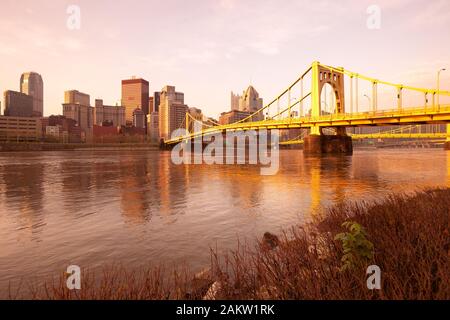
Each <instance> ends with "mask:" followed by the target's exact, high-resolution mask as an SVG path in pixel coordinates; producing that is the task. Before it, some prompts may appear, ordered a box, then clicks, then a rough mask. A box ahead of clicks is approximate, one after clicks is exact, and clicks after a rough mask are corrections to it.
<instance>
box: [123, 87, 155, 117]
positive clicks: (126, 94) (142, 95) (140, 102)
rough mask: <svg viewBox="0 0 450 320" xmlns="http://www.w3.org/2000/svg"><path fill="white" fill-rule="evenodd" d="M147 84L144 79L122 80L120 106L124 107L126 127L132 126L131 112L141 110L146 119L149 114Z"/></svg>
mask: <svg viewBox="0 0 450 320" xmlns="http://www.w3.org/2000/svg"><path fill="white" fill-rule="evenodd" d="M148 97H149V83H148V81H147V80H144V79H141V78H139V79H137V78H132V79H128V80H122V106H124V107H125V120H126V122H127V125H132V124H133V112H134V110H136V108H138V109H141V110H142V112H143V113H144V116H145V117H146V116H147V114H148V113H149V103H148Z"/></svg>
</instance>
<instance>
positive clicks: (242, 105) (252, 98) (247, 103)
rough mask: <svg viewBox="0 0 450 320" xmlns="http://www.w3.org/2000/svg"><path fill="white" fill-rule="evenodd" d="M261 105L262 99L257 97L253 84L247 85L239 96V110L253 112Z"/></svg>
mask: <svg viewBox="0 0 450 320" xmlns="http://www.w3.org/2000/svg"><path fill="white" fill-rule="evenodd" d="M262 107H263V99H262V98H260V97H259V93H258V91H256V89H255V88H253V86H249V87H248V88H247V90H245V91H244V92H243V93H242V96H240V97H239V111H245V112H255V111H257V110H259V109H261V108H262ZM232 110H233V109H232Z"/></svg>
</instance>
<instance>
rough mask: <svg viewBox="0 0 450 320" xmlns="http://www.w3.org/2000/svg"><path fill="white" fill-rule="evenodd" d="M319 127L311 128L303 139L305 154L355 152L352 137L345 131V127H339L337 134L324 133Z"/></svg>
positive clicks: (349, 153)
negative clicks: (316, 128) (309, 132)
mask: <svg viewBox="0 0 450 320" xmlns="http://www.w3.org/2000/svg"><path fill="white" fill-rule="evenodd" d="M318 129H319V130H311V134H310V135H309V136H307V137H305V138H304V139H303V152H304V153H305V154H315V155H320V154H348V155H351V154H353V144H352V138H351V137H350V136H348V135H347V134H346V133H345V128H338V129H337V130H336V135H324V134H323V133H322V129H321V128H318ZM314 131H315V132H314Z"/></svg>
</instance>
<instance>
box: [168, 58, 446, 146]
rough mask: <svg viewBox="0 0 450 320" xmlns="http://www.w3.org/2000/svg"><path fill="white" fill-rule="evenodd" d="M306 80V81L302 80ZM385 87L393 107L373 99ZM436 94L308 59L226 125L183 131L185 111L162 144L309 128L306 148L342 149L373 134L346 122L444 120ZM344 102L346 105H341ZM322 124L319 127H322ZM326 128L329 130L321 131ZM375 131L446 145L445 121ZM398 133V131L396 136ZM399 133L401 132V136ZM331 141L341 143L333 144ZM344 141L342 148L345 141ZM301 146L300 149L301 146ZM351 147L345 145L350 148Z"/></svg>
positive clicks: (443, 107)
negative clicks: (438, 127) (409, 100)
mask: <svg viewBox="0 0 450 320" xmlns="http://www.w3.org/2000/svg"><path fill="white" fill-rule="evenodd" d="M344 78H345V79H346V80H347V82H345V83H347V84H349V92H348V93H349V96H350V97H349V99H347V100H346V98H345V90H344ZM307 80H309V81H307ZM360 82H365V84H366V85H367V83H369V85H370V88H371V91H372V94H371V97H369V96H367V95H364V96H365V97H367V98H368V100H369V103H370V109H371V110H370V111H365V112H360V111H359V109H360V101H359V99H360V92H359V87H360V86H361V84H360ZM327 84H328V85H330V86H331V88H332V95H333V97H332V98H333V99H334V104H333V108H332V110H329V112H326V111H325V110H326V107H327V106H326V103H324V101H322V99H321V96H322V94H323V93H322V91H323V90H324V87H325V85H327ZM380 85H383V86H387V87H388V88H391V89H394V90H395V100H396V106H395V108H390V109H384V108H380V106H379V103H378V87H379V86H380ZM405 92H413V93H414V94H416V95H417V94H420V95H421V96H422V99H423V100H422V101H423V102H422V103H421V104H420V105H421V106H420V107H407V106H404V103H403V96H404V93H405ZM440 97H450V92H449V91H442V90H437V89H426V88H417V87H412V86H406V85H403V84H395V83H391V82H387V81H382V80H378V79H375V78H371V77H367V76H364V75H361V74H359V73H356V72H352V71H348V70H346V69H344V68H340V67H339V68H337V67H332V66H328V65H324V64H321V63H320V62H313V63H312V65H311V66H310V67H309V68H308V70H306V71H305V72H304V73H303V74H302V75H301V76H300V77H299V78H297V79H296V80H295V81H294V82H293V83H292V84H290V85H289V86H288V87H287V88H286V89H285V90H283V91H282V92H281V93H280V94H279V95H278V96H277V97H275V98H274V99H273V100H272V101H271V102H270V103H268V104H267V105H265V106H264V107H263V108H261V109H259V110H257V111H256V112H254V113H252V114H250V115H249V116H248V117H246V118H244V119H242V120H239V121H237V122H234V123H231V124H225V125H220V124H218V123H214V124H208V125H206V124H203V125H202V126H201V130H197V131H194V132H189V128H190V127H189V123H190V122H192V121H199V120H197V119H194V118H193V117H191V116H190V115H189V113H187V114H186V118H185V125H186V132H185V134H183V135H180V136H175V137H171V138H168V139H166V140H165V141H164V143H165V144H166V145H169V146H170V145H174V144H177V143H180V142H183V141H185V142H186V141H189V140H192V139H194V138H199V137H207V136H210V135H213V134H217V133H226V132H229V131H242V130H244V131H245V130H264V129H267V130H271V129H299V128H303V129H309V130H308V131H309V135H307V136H305V137H302V138H301V139H297V140H301V141H303V142H304V143H305V147H306V151H307V152H312V153H316V152H319V153H320V152H334V151H338V152H341V151H343V152H347V151H349V150H346V149H348V142H345V141H348V139H350V149H351V139H352V138H353V139H364V138H376V137H377V135H376V134H368V135H352V136H351V137H350V136H348V135H347V134H346V128H347V127H362V126H386V125H401V126H405V125H413V126H414V125H419V124H442V123H450V105H443V104H440V102H439V101H440V100H439V98H440ZM346 101H347V102H348V104H349V106H346V105H345V104H346ZM324 129H325V130H324ZM330 130H331V133H332V135H330V134H327V132H328V133H329V132H330ZM401 130H403V129H400V131H399V132H391V133H388V132H387V133H379V134H378V137H380V138H387V137H392V138H394V137H395V138H400V137H405V138H425V137H429V138H446V139H447V143H446V146H450V125H447V134H441V135H439V136H436V135H435V134H434V135H433V136H431V135H430V134H426V133H412V132H409V133H408V132H406V133H402V131H401ZM399 134H400V135H399ZM401 134H404V136H401ZM333 145H341V146H340V147H338V148H335V147H333ZM345 145H347V147H346V146H345ZM304 150H305V148H304ZM350 151H351V150H350Z"/></svg>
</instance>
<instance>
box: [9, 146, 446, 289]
mask: <svg viewBox="0 0 450 320" xmlns="http://www.w3.org/2000/svg"><path fill="white" fill-rule="evenodd" d="M434 186H450V152H449V153H447V152H445V151H443V150H438V149H409V150H374V151H372V150H367V151H362V150H361V151H355V153H354V155H353V156H351V157H345V156H341V157H324V158H321V159H318V158H309V157H307V158H305V157H303V155H302V152H301V151H298V150H283V151H281V154H280V170H279V172H278V174H277V175H274V176H261V175H260V170H259V168H258V167H256V166H249V165H239V166H238V165H181V166H179V165H174V164H172V163H171V160H170V153H168V152H159V151H142V150H141V151H139V150H136V151H127V150H118V151H68V152H36V153H25V152H24V153H0V289H5V288H6V287H7V285H8V283H9V282H10V281H12V282H13V283H14V281H17V280H19V279H27V278H30V277H33V278H36V277H41V276H48V275H52V274H57V273H60V272H62V271H63V270H65V269H66V267H67V266H68V265H69V264H77V265H79V266H82V267H90V268H96V267H101V266H102V265H105V264H110V263H113V262H121V263H122V264H123V265H125V266H127V267H137V266H142V265H144V264H147V263H154V264H155V263H156V264H157V263H168V264H172V263H179V262H182V261H185V262H188V263H189V264H190V265H191V266H193V267H194V268H200V267H202V266H205V265H208V263H209V247H210V246H216V245H217V246H218V247H220V248H223V249H227V248H234V247H235V245H236V240H237V239H238V238H240V239H244V238H246V239H250V240H252V239H254V238H255V237H256V236H261V235H262V233H264V232H265V231H271V232H279V231H280V229H281V228H283V227H289V226H291V225H292V224H295V223H299V222H300V223H301V222H303V221H306V220H308V219H309V218H310V217H311V215H312V214H314V212H316V211H317V210H319V209H320V208H321V207H324V206H325V207H326V206H329V205H331V204H334V203H339V202H342V201H344V200H358V199H362V198H364V199H367V198H374V197H381V196H383V195H384V194H386V193H389V192H391V191H409V190H415V189H418V188H419V189H420V188H424V187H434ZM2 291H3V290H2Z"/></svg>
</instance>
